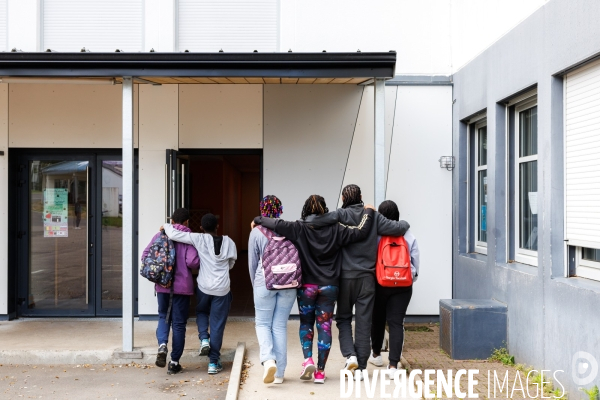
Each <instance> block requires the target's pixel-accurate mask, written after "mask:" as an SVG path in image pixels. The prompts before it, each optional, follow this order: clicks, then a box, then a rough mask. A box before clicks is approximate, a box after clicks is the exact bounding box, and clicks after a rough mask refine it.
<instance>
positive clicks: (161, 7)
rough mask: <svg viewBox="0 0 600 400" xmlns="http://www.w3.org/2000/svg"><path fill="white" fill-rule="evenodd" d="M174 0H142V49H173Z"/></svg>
mask: <svg viewBox="0 0 600 400" xmlns="http://www.w3.org/2000/svg"><path fill="white" fill-rule="evenodd" d="M175 2H176V1H175V0H144V51H150V49H154V51H157V52H158V51H164V52H167V51H169V52H170V51H173V50H175V4H174V3H175Z"/></svg>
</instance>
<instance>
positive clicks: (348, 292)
mask: <svg viewBox="0 0 600 400" xmlns="http://www.w3.org/2000/svg"><path fill="white" fill-rule="evenodd" d="M342 202H343V204H342V208H339V209H337V210H336V211H332V212H330V213H329V214H326V215H324V216H323V217H322V218H320V219H319V221H317V222H316V223H317V224H331V223H335V222H339V223H340V224H345V225H354V224H356V223H357V221H360V220H361V219H362V217H363V215H364V212H365V209H364V206H363V201H362V194H361V191H360V188H359V187H358V186H357V185H347V186H345V187H344V188H343V189H342ZM408 228H410V225H409V224H408V222H406V221H392V220H389V219H387V218H385V217H384V216H383V215H381V214H380V213H374V215H373V229H371V230H370V232H369V233H368V235H367V236H366V238H365V240H363V241H361V242H359V243H355V244H353V245H352V246H347V247H344V248H343V249H342V251H341V252H340V253H341V254H340V261H341V271H342V272H341V277H340V285H339V295H338V302H337V303H338V304H337V315H336V316H335V321H336V323H337V327H338V330H339V340H340V349H341V350H342V354H343V355H344V357H346V365H345V366H344V369H347V370H350V371H354V370H356V369H358V370H359V371H360V372H357V375H358V374H362V370H364V369H366V368H367V361H368V359H369V356H370V355H371V345H370V337H371V319H372V315H373V305H374V303H375V284H376V278H375V262H376V260H377V236H403V235H404V234H405V233H406V231H407V230H408ZM353 309H354V311H355V312H354V315H355V322H354V330H355V336H354V338H353V337H352V310H353ZM359 378H360V379H362V375H361V376H360V377H359Z"/></svg>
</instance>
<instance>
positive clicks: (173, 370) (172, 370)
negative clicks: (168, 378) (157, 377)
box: [167, 362, 183, 375]
mask: <svg viewBox="0 0 600 400" xmlns="http://www.w3.org/2000/svg"><path fill="white" fill-rule="evenodd" d="M182 369H183V368H182V367H181V364H179V363H177V364H173V362H170V363H169V369H167V374H169V375H175V374H177V373H179V372H181V370H182Z"/></svg>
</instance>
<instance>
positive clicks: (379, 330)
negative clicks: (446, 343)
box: [371, 284, 412, 368]
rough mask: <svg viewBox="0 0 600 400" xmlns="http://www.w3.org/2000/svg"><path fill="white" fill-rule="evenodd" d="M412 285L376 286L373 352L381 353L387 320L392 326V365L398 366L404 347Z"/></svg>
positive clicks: (372, 330) (372, 328) (390, 344)
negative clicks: (405, 318) (405, 319)
mask: <svg viewBox="0 0 600 400" xmlns="http://www.w3.org/2000/svg"><path fill="white" fill-rule="evenodd" d="M411 297H412V286H409V287H402V288H397V287H383V286H380V285H379V284H377V286H376V288H375V306H374V307H373V320H372V322H371V345H372V349H373V354H380V353H381V346H382V345H383V338H384V336H385V322H386V320H387V323H388V325H389V327H390V340H389V350H390V355H389V360H390V367H396V368H397V367H398V362H400V357H402V347H404V317H405V316H406V309H407V308H408V303H410V298H411Z"/></svg>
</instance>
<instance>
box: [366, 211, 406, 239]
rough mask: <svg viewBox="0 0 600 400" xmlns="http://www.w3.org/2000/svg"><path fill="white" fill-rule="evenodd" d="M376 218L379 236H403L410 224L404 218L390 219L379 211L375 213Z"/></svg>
mask: <svg viewBox="0 0 600 400" xmlns="http://www.w3.org/2000/svg"><path fill="white" fill-rule="evenodd" d="M375 218H377V234H378V235H379V236H404V234H405V233H406V231H408V229H409V228H410V224H409V223H408V222H406V221H404V220H400V221H392V220H391V219H387V218H386V217H384V216H383V215H381V214H380V213H377V214H376V215H375Z"/></svg>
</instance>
